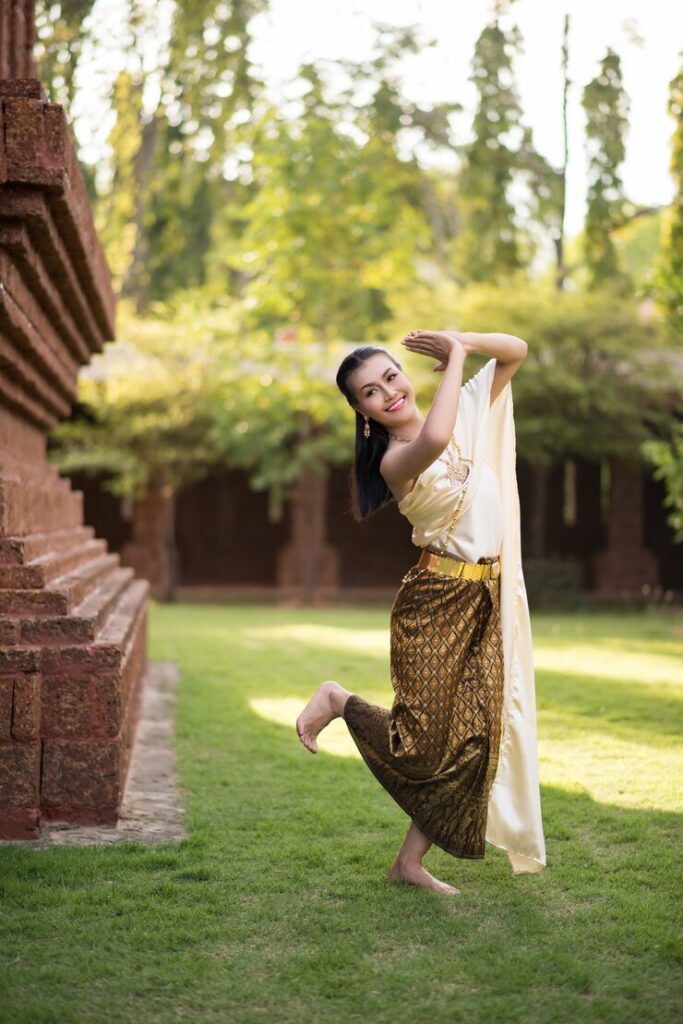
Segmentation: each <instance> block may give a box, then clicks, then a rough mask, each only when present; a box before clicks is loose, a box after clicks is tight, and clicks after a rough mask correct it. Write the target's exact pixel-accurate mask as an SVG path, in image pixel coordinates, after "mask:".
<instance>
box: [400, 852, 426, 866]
mask: <svg viewBox="0 0 683 1024" xmlns="http://www.w3.org/2000/svg"><path fill="white" fill-rule="evenodd" d="M396 865H397V867H399V868H400V869H401V870H405V869H407V868H413V869H415V868H421V867H422V858H421V857H414V856H410V854H406V853H399V855H398V857H397V858H396Z"/></svg>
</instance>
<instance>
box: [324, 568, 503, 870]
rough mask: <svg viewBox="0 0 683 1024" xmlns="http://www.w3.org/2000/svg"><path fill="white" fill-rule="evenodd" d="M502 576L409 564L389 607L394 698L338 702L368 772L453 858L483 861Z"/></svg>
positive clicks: (498, 681) (495, 730)
mask: <svg viewBox="0 0 683 1024" xmlns="http://www.w3.org/2000/svg"><path fill="white" fill-rule="evenodd" d="M479 561H480V562H493V561H495V558H494V557H482V558H480V559H479ZM499 580H500V578H499V577H498V578H495V579H489V580H468V579H462V578H454V577H452V576H447V575H445V574H443V573H439V572H437V571H435V570H432V569H426V568H421V567H420V566H417V565H414V566H412V567H411V568H410V569H409V570H408V572H407V573H406V574H405V576H404V577H403V581H402V583H401V586H400V588H399V590H398V593H397V594H396V597H395V599H394V603H393V605H392V609H391V618H390V667H391V682H392V686H393V689H394V700H393V704H392V706H391V708H390V709H387V708H383V707H380V706H378V705H376V704H372V703H370V702H369V701H366V700H365V699H364V698H362V697H360V696H359V695H358V694H355V693H354V694H351V696H350V697H349V698H348V699H347V701H346V704H345V706H344V719H345V721H346V724H347V726H348V729H349V732H350V733H351V736H352V737H353V739H354V742H355V743H356V746H357V747H358V749H359V751H360V753H361V755H362V756H363V758H364V760H365V762H366V763H367V765H368V767H369V768H370V769H371V771H372V772H373V774H374V775H375V776H376V778H377V779H378V780H379V782H380V783H381V784H382V786H383V787H384V788H385V789H386V790H387V792H388V793H389V794H390V795H391V796H392V797H393V799H394V800H395V801H396V803H397V804H398V805H399V807H401V808H402V810H404V811H405V812H406V813H407V814H408V815H409V816H410V817H411V818H412V820H413V821H414V822H415V824H416V825H417V827H418V828H419V829H420V830H421V831H422V832H423V833H424V835H426V836H427V838H428V839H430V840H431V841H432V842H433V843H434V844H436V845H437V846H439V847H441V849H443V850H445V851H446V852H447V853H450V854H452V855H453V856H455V857H467V858H472V859H482V858H483V857H484V836H485V832H486V817H487V804H488V797H489V792H490V789H491V786H492V784H493V780H494V777H495V774H496V769H497V766H498V756H499V750H500V743H501V732H502V710H503V679H504V676H503V642H502V633H501V622H500V598H499V594H500V590H499V586H500V584H499Z"/></svg>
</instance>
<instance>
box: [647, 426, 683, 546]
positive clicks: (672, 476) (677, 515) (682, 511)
mask: <svg viewBox="0 0 683 1024" xmlns="http://www.w3.org/2000/svg"><path fill="white" fill-rule="evenodd" d="M642 451H643V454H644V455H645V457H646V458H647V459H649V461H650V462H652V463H653V464H654V465H655V466H656V467H657V468H656V469H655V472H654V474H653V475H654V477H655V480H662V481H663V482H664V486H665V487H666V498H665V501H664V504H665V505H666V506H668V507H670V509H671V512H670V514H669V516H668V522H669V525H670V526H671V528H672V529H673V530H674V538H675V540H676V543H679V544H680V543H681V542H683V422H681V421H680V420H679V421H678V422H677V423H675V424H674V427H673V433H672V436H671V438H670V440H669V441H661V440H659V441H656V440H650V441H646V442H645V443H644V444H643V446H642Z"/></svg>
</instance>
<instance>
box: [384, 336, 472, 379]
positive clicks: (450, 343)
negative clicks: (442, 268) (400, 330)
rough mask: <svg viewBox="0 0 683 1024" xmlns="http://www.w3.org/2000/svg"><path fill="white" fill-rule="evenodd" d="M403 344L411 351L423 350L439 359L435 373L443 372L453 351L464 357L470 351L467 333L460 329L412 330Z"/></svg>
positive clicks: (424, 353) (425, 353)
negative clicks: (459, 330) (461, 331)
mask: <svg viewBox="0 0 683 1024" xmlns="http://www.w3.org/2000/svg"><path fill="white" fill-rule="evenodd" d="M401 344H402V345H405V347H406V348H407V349H408V350H409V351H411V352H421V353H422V354H423V355H426V356H432V357H433V358H434V359H438V360H439V362H438V364H437V366H435V367H434V372H435V373H443V371H444V370H445V369H446V366H447V365H448V360H449V359H450V358H451V355H452V353H453V352H457V353H458V355H461V356H462V358H463V359H464V358H465V356H466V355H467V353H468V351H469V348H468V346H467V335H466V334H462V333H460V332H458V331H411V332H410V334H406V336H405V337H404V338H403V340H402V342H401Z"/></svg>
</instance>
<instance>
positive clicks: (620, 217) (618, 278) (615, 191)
mask: <svg viewBox="0 0 683 1024" xmlns="http://www.w3.org/2000/svg"><path fill="white" fill-rule="evenodd" d="M582 103H583V108H584V110H585V112H586V138H587V148H588V154H589V185H588V210H587V214H586V222H585V227H584V261H585V264H586V267H587V269H588V275H589V287H596V286H598V285H600V284H602V283H603V282H605V281H609V280H612V281H615V282H619V283H620V284H621V285H622V287H625V286H626V285H627V278H626V277H625V275H623V274H621V273H620V270H619V265H618V262H617V257H616V250H615V247H614V241H613V238H612V233H613V231H614V230H615V228H616V227H618V226H619V225H620V224H622V223H623V221H624V219H625V216H626V213H627V210H628V209H629V205H628V204H627V202H626V198H625V196H624V190H623V184H622V181H621V177H620V175H619V168H620V165H621V164H622V162H623V160H624V155H625V145H624V137H625V135H626V131H627V129H628V112H629V107H630V104H629V100H628V97H627V95H626V92H625V90H624V87H623V84H622V74H621V59H620V57H619V56H618V55H617V54H616V53H615V52H614V51H613V50H612V49H610V48H608V50H607V53H606V55H605V56H604V57H603V59H602V60H601V62H600V70H599V72H598V74H597V75H596V77H595V78H594V79H593V80H592V81H591V82H589V83H588V85H586V86H585V88H584V90H583V99H582Z"/></svg>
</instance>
